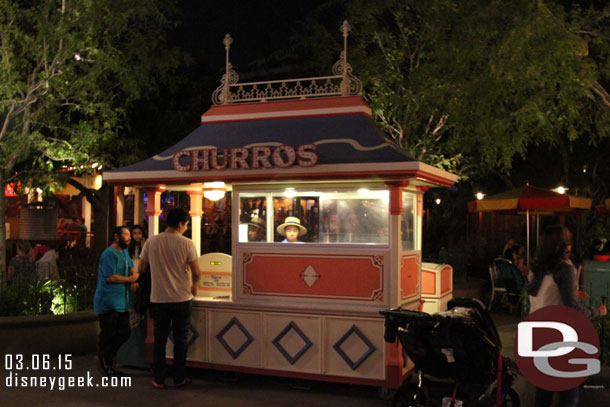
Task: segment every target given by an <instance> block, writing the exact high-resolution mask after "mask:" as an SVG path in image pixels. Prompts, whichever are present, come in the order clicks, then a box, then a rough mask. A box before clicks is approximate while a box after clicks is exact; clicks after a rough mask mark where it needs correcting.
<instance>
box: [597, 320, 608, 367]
mask: <svg viewBox="0 0 610 407" xmlns="http://www.w3.org/2000/svg"><path fill="white" fill-rule="evenodd" d="M593 326H595V329H596V331H597V335H598V336H599V342H600V347H601V350H600V355H599V360H600V362H601V363H602V364H603V365H608V364H610V319H608V317H607V316H606V317H599V318H595V319H594V320H593ZM602 346H603V347H602Z"/></svg>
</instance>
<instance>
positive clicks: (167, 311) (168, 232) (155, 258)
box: [138, 208, 199, 389]
mask: <svg viewBox="0 0 610 407" xmlns="http://www.w3.org/2000/svg"><path fill="white" fill-rule="evenodd" d="M188 223H189V215H188V213H187V212H186V211H185V210H183V209H180V208H176V209H172V210H171V211H170V212H169V214H168V216H167V228H166V229H165V231H164V232H163V233H160V234H158V235H156V236H152V237H151V238H149V239H148V240H147V241H146V244H145V245H144V248H143V249H142V253H141V254H140V263H139V264H138V269H139V270H140V271H141V272H144V271H145V270H146V268H147V266H148V265H150V277H151V292H150V308H151V315H152V318H153V321H154V335H155V344H154V351H153V372H154V380H153V383H152V384H153V386H154V387H155V388H157V389H162V388H163V387H165V384H164V381H165V375H166V366H165V346H166V344H167V338H168V336H169V330H170V326H171V328H172V333H173V337H174V371H173V376H174V386H184V385H186V384H188V383H190V380H189V379H187V378H186V377H185V375H184V372H185V369H184V365H185V363H186V353H187V334H188V330H189V326H190V321H191V309H192V299H193V296H194V295H196V282H197V276H198V275H199V265H198V264H197V258H198V256H197V250H196V249H195V244H194V243H193V241H192V240H191V239H187V238H186V237H184V236H182V234H183V233H184V232H185V231H186V229H187V226H188ZM187 266H190V269H191V272H190V273H189V272H188V270H187ZM189 274H190V275H189Z"/></svg>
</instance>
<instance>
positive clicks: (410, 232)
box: [400, 191, 417, 251]
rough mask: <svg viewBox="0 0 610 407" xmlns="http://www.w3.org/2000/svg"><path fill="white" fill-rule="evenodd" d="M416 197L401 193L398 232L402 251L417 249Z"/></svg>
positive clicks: (405, 192) (412, 194)
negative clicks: (401, 209) (399, 232)
mask: <svg viewBox="0 0 610 407" xmlns="http://www.w3.org/2000/svg"><path fill="white" fill-rule="evenodd" d="M416 199H417V195H415V194H414V193H411V192H407V191H403V193H402V208H403V210H404V212H403V213H402V218H401V225H400V231H401V235H402V239H401V240H402V250H404V251H410V250H416V249H417V243H416V239H417V226H416V224H415V223H416V221H417V217H416V216H415V215H416V214H415V211H416V208H417V204H416Z"/></svg>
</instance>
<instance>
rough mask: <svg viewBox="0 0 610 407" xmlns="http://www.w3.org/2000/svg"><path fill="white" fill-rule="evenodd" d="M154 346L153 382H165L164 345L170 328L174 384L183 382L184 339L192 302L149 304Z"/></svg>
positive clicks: (189, 319)
mask: <svg viewBox="0 0 610 407" xmlns="http://www.w3.org/2000/svg"><path fill="white" fill-rule="evenodd" d="M150 305H151V313H152V318H153V323H154V334H155V344H154V347H153V373H154V376H155V382H156V383H159V384H162V383H163V382H164V381H165V375H166V370H167V369H166V366H165V345H166V344H167V338H168V336H169V331H170V328H171V330H172V334H173V339H174V371H173V376H174V383H182V382H183V381H184V378H185V377H184V365H185V363H186V351H187V349H186V339H187V335H188V330H189V327H190V323H191V309H192V301H185V302H156V303H151V304H150Z"/></svg>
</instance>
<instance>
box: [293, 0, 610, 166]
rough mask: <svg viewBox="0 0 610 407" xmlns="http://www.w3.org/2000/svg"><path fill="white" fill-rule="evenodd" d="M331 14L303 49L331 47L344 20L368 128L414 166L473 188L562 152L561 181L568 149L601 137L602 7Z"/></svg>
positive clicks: (605, 132) (378, 2) (609, 38)
mask: <svg viewBox="0 0 610 407" xmlns="http://www.w3.org/2000/svg"><path fill="white" fill-rule="evenodd" d="M565 4H569V6H565ZM333 10H334V11H335V13H336V14H335V15H336V20H335V21H332V22H330V23H328V25H327V27H328V29H325V28H323V27H322V26H321V24H317V25H312V28H311V29H310V35H309V39H306V40H304V41H301V44H302V46H303V47H305V48H307V47H310V48H313V47H314V46H315V44H316V43H317V44H320V43H324V44H331V43H332V42H333V41H332V40H330V39H329V38H333V37H335V38H336V37H337V35H336V32H337V31H336V30H337V29H336V27H337V25H338V21H340V20H342V19H343V18H347V19H348V20H349V22H350V25H351V26H352V31H351V32H350V37H349V40H348V42H349V45H348V56H349V61H350V63H351V64H352V66H353V67H354V72H355V73H356V75H357V76H359V77H360V79H361V80H362V81H363V84H364V88H365V96H366V98H367V99H368V101H369V103H370V104H371V106H372V108H373V112H374V116H375V118H376V120H377V121H378V122H379V124H380V125H381V126H383V127H384V128H385V129H386V131H387V132H388V133H389V134H390V135H391V136H392V137H393V139H394V140H395V141H396V143H397V144H398V145H399V146H401V147H402V148H403V149H404V150H406V151H407V152H409V153H410V154H411V155H413V156H414V157H416V158H418V159H421V160H424V161H427V162H429V163H431V164H434V165H436V166H439V167H441V168H445V169H448V170H452V171H456V172H458V173H459V174H461V175H462V176H479V177H480V176H486V175H489V172H490V171H497V170H499V171H502V172H505V173H506V172H509V171H510V169H511V166H512V164H513V161H514V159H515V157H525V155H526V152H527V151H528V149H529V148H531V147H532V146H544V148H547V147H548V148H554V149H557V150H559V151H562V154H561V155H560V156H559V157H554V161H553V162H552V164H553V165H560V166H562V168H563V169H564V173H565V174H567V171H568V170H569V166H570V165H569V161H570V158H571V155H570V152H571V151H572V149H573V148H574V146H576V145H578V144H585V145H588V146H591V148H594V147H595V146H596V145H598V144H599V143H600V141H601V140H604V139H605V138H608V136H610V96H609V95H608V92H607V91H606V89H607V88H608V86H610V81H609V79H610V78H609V76H608V75H609V72H610V71H609V70H608V69H607V67H608V62H610V61H609V59H608V58H609V55H610V24H608V23H609V21H608V20H609V18H610V5H605V6H599V7H597V8H595V7H594V6H588V7H579V6H577V5H573V4H572V3H571V2H559V1H553V0H547V1H543V0H534V1H532V0H514V1H506V0H485V1H477V2H473V1H458V0H439V1H433V2H432V1H428V2H426V1H418V0H353V1H349V2H346V1H335V2H332V5H328V4H326V5H324V6H323V8H321V9H320V15H322V13H323V12H329V11H333ZM337 10H339V11H337ZM318 17H320V16H319V15H317V16H315V17H314V18H318ZM327 19H328V18H327ZM328 32H330V33H331V35H330V36H329V34H328ZM312 38H313V39H317V41H316V40H312ZM335 42H336V41H335ZM339 46H340V45H339V44H338V43H337V44H336V48H339ZM329 48H330V45H329ZM317 49H319V46H318V47H317V48H316V51H317ZM312 54H315V53H314V52H313V51H312ZM323 57H324V59H325V60H324V61H322V60H321V59H317V60H314V61H312V64H313V63H317V64H318V65H321V64H325V65H327V64H328V63H329V61H328V58H327V57H326V56H325V55H324V56H323ZM335 59H336V57H335Z"/></svg>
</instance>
